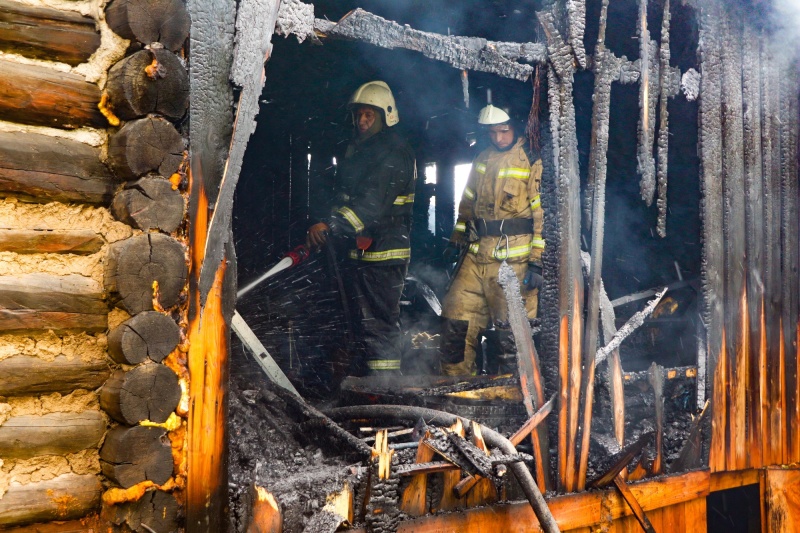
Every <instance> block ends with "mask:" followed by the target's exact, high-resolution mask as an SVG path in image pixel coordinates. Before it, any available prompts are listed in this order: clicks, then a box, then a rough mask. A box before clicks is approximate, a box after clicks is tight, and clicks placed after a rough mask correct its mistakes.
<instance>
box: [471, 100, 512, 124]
mask: <svg viewBox="0 0 800 533" xmlns="http://www.w3.org/2000/svg"><path fill="white" fill-rule="evenodd" d="M510 120H511V117H509V116H508V113H506V112H505V111H503V110H502V109H500V108H499V107H495V106H493V105H492V104H489V105H487V106H486V107H484V108H483V109H481V112H480V113H478V124H483V125H485V126H494V125H495V124H503V123H505V122H508V121H510Z"/></svg>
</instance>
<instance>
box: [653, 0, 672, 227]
mask: <svg viewBox="0 0 800 533" xmlns="http://www.w3.org/2000/svg"><path fill="white" fill-rule="evenodd" d="M669 22H670V10H669V0H665V1H664V15H663V18H662V22H661V44H660V46H659V51H658V59H659V69H658V70H659V77H660V80H659V82H658V86H659V121H658V122H659V124H658V139H657V145H658V164H657V168H656V181H657V183H658V199H657V200H656V205H657V207H658V221H657V222H656V232H657V233H658V235H659V236H660V237H666V236H667V169H668V166H669V165H668V164H667V160H668V156H669V110H668V109H667V96H668V94H669V90H670V84H671V83H670V81H671V80H670V77H671V72H670V68H669V58H670V52H669Z"/></svg>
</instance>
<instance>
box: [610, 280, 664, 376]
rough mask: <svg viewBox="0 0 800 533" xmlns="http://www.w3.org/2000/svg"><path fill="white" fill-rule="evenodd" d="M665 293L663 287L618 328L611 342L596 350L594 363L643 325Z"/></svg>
mask: <svg viewBox="0 0 800 533" xmlns="http://www.w3.org/2000/svg"><path fill="white" fill-rule="evenodd" d="M666 293H667V288H666V287H664V288H663V289H661V290H660V291H659V292H658V294H656V297H655V298H653V299H652V300H650V302H648V303H647V306H646V307H645V308H644V309H642V310H641V311H639V312H637V313H636V314H635V315H633V316H632V317H631V318H630V319H628V321H627V322H626V323H625V325H624V326H622V327H621V328H619V331H617V333H616V335H614V337H613V338H612V339H611V341H610V342H609V343H608V344H606V345H605V346H604V347H603V348H600V349H599V350H597V356H596V357H597V359H596V363H600V362H601V361H603V360H605V358H606V357H608V354H609V353H611V351H613V350H616V349H617V348H619V345H620V344H622V341H624V340H625V339H626V338H627V337H628V336H629V335H630V334H631V333H633V332H634V331H636V329H637V328H639V327H640V326H641V325H642V324H644V321H645V319H647V317H648V316H650V315H651V314H652V313H653V311H655V308H656V306H657V305H658V302H660V301H661V298H663V297H664V295H665V294H666Z"/></svg>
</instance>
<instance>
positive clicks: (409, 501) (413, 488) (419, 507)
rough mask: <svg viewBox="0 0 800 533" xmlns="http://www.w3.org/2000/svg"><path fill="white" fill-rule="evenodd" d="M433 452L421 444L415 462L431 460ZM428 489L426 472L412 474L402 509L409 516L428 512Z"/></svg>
mask: <svg viewBox="0 0 800 533" xmlns="http://www.w3.org/2000/svg"><path fill="white" fill-rule="evenodd" d="M429 436H430V435H429V434H426V435H425V436H424V437H423V440H424V439H425V438H428V437H429ZM433 454H434V451H433V450H432V449H431V448H429V447H428V446H419V447H418V448H417V456H416V459H415V460H414V464H415V465H418V464H423V463H427V462H430V461H431V460H432V459H433ZM427 489H428V476H427V475H426V474H424V473H418V474H415V475H414V476H412V478H411V481H410V482H409V484H408V486H406V489H405V490H404V491H403V496H402V499H401V501H400V509H401V510H402V511H403V512H404V513H406V514H407V515H409V516H421V515H423V514H425V513H427V512H428V511H429V509H428V499H427Z"/></svg>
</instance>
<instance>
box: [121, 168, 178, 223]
mask: <svg viewBox="0 0 800 533" xmlns="http://www.w3.org/2000/svg"><path fill="white" fill-rule="evenodd" d="M184 212H185V209H184V200H183V196H181V193H180V192H178V191H177V190H176V189H174V188H173V185H172V183H171V182H170V181H169V180H167V179H165V178H161V177H158V176H145V177H144V178H141V179H139V180H136V181H132V182H128V183H126V184H125V188H124V189H122V190H121V191H119V192H118V193H117V194H116V196H114V201H113V202H112V203H111V213H113V215H114V217H115V218H116V219H117V220H120V221H122V222H125V223H126V224H128V225H129V226H132V227H134V228H138V229H141V230H144V231H147V230H149V229H158V230H161V231H163V232H164V233H172V232H173V231H175V230H176V229H178V226H180V225H181V223H182V222H183V215H184Z"/></svg>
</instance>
